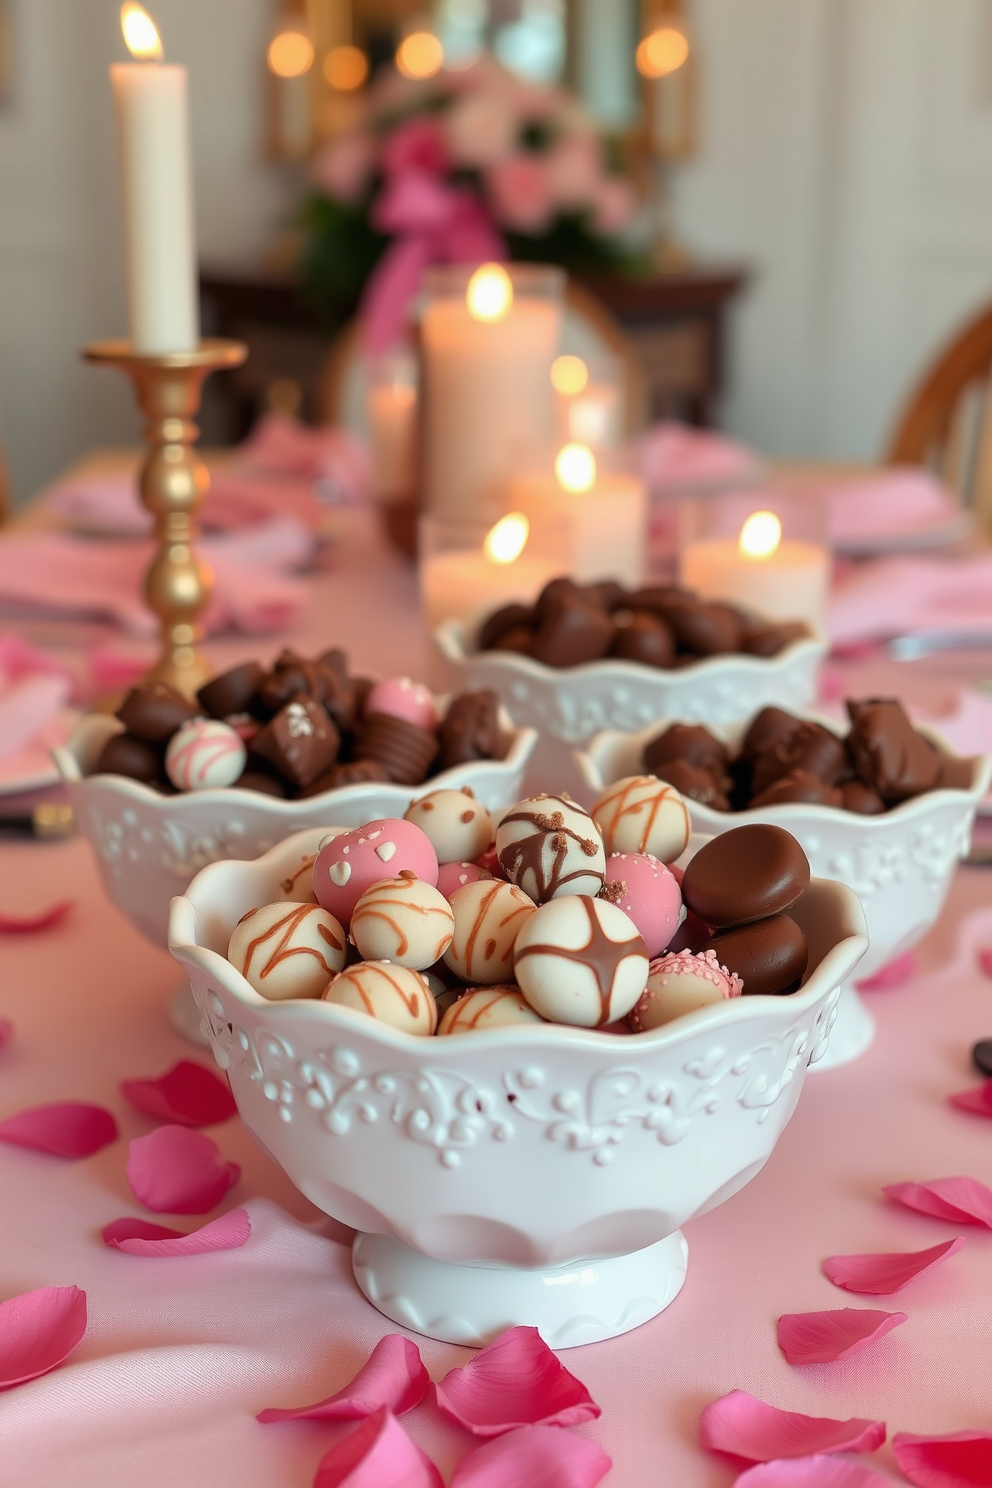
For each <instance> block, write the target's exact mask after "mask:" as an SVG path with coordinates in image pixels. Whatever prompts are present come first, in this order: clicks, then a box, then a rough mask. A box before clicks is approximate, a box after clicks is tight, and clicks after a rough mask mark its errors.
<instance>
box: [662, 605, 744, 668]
mask: <svg viewBox="0 0 992 1488" xmlns="http://www.w3.org/2000/svg"><path fill="white" fill-rule="evenodd" d="M667 618H668V619H669V620H670V622H671V625H672V628H673V630H674V631H675V637H676V640H677V641H678V643H679V645H680V646H681V648H682V650H683V651H691V652H692V653H693V654H694V655H695V656H721V655H723V654H724V653H725V652H728V651H737V650H739V649H740V643H741V634H742V632H743V622H742V620H741V617H740V616H739V615H738V614H737V612H736V611H735V610H733V609H731V607H730V606H729V605H723V604H702V603H701V602H700V601H699V600H679V601H678V602H677V603H675V604H672V605H671V606H670V607H669V610H668V615H667Z"/></svg>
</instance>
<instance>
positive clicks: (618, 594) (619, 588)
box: [582, 579, 630, 615]
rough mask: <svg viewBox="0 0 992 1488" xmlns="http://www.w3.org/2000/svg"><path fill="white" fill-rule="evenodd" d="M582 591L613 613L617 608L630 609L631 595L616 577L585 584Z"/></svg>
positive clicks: (595, 602)
mask: <svg viewBox="0 0 992 1488" xmlns="http://www.w3.org/2000/svg"><path fill="white" fill-rule="evenodd" d="M582 593H583V594H584V595H585V596H586V598H587V599H589V600H590V601H591V603H592V604H594V605H596V606H597V607H598V608H599V609H601V610H605V611H606V613H607V614H608V615H612V614H613V613H614V611H616V610H622V609H629V608H630V597H629V595H628V594H627V591H626V589H625V588H624V587H623V585H622V584H618V583H617V581H616V579H603V580H601V582H600V583H598V584H583V586H582Z"/></svg>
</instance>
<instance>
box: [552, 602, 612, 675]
mask: <svg viewBox="0 0 992 1488" xmlns="http://www.w3.org/2000/svg"><path fill="white" fill-rule="evenodd" d="M615 630H616V626H615V625H614V624H613V621H612V620H611V619H610V617H609V615H607V614H606V613H605V612H604V611H603V610H599V609H597V608H596V607H595V606H594V605H590V604H587V603H586V602H585V601H583V602H582V603H576V602H574V601H572V600H570V599H565V598H559V599H555V600H553V601H551V602H550V603H549V604H547V605H546V606H545V609H544V611H543V615H542V618H541V620H540V622H539V624H538V627H537V630H536V631H535V633H534V647H533V650H532V652H531V655H532V656H533V657H534V660H535V661H543V662H544V664H545V666H553V667H571V666H581V665H582V663H583V662H587V661H599V659H600V658H601V657H603V656H605V655H606V653H607V652H608V651H609V649H610V646H611V644H612V642H613V636H614V633H615Z"/></svg>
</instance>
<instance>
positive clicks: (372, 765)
mask: <svg viewBox="0 0 992 1488" xmlns="http://www.w3.org/2000/svg"><path fill="white" fill-rule="evenodd" d="M388 779H389V776H388V775H387V774H386V771H385V770H384V769H383V768H382V766H381V765H380V764H379V762H378V760H368V759H363V760H349V761H348V762H347V763H346V764H343V765H332V766H331V768H330V769H329V770H327V771H326V772H325V773H324V774H323V775H318V777H317V779H316V780H314V781H312V782H311V784H310V785H308V786H307V788H306V789H305V790H301V791H300V792H299V799H300V800H301V801H302V800H308V799H309V798H310V797H311V796H320V795H323V793H324V791H329V790H340V789H341V787H342V786H343V785H365V784H366V783H367V782H368V781H370V780H372V781H376V782H382V781H386V780H388Z"/></svg>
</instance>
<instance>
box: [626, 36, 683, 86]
mask: <svg viewBox="0 0 992 1488" xmlns="http://www.w3.org/2000/svg"><path fill="white" fill-rule="evenodd" d="M688 55H689V38H688V37H687V36H686V34H685V32H684V31H681V30H680V29H679V28H678V26H659V27H658V28H657V29H656V30H654V31H652V32H651V34H650V36H645V38H644V40H643V41H642V42H641V44H640V45H639V46H638V48H637V55H636V62H637V70H638V72H639V73H640V74H641V76H642V77H646V78H660V77H667V75H668V74H669V73H670V72H678V70H679V68H680V67H681V66H682V65H683V64H684V62H685V60H686V58H687V57H688Z"/></svg>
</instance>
